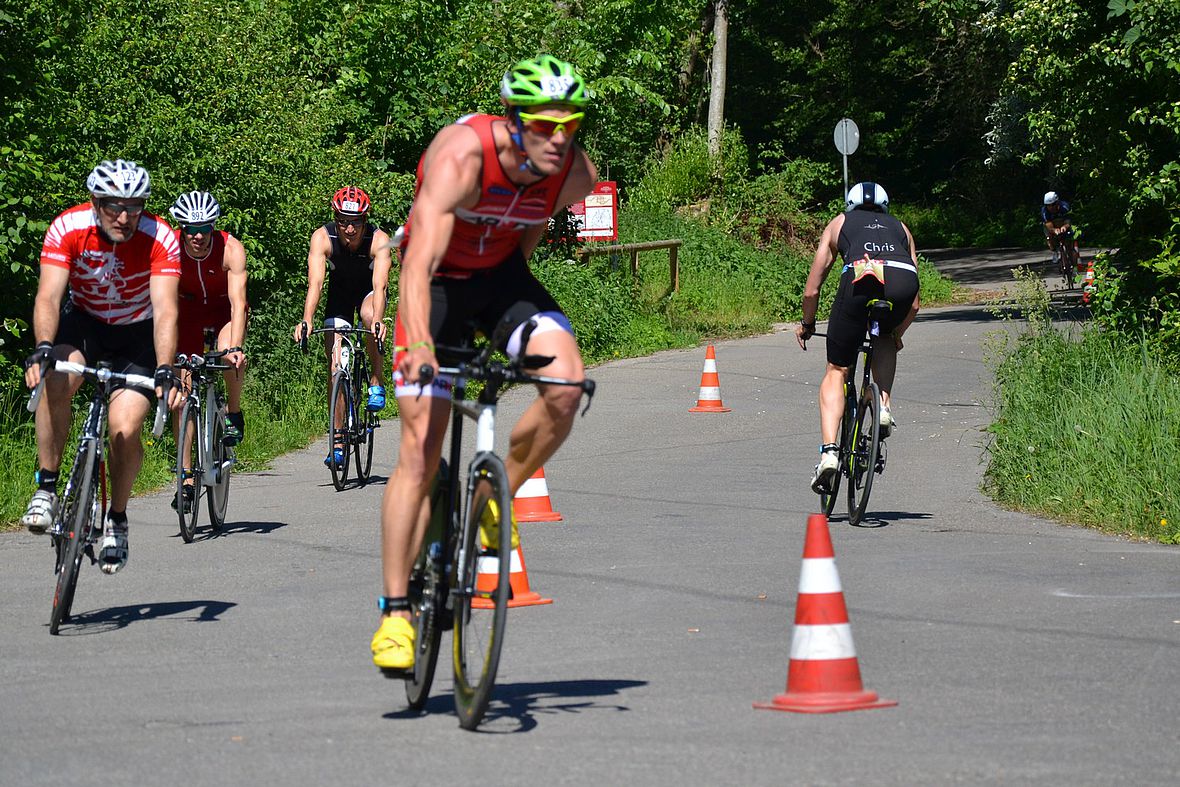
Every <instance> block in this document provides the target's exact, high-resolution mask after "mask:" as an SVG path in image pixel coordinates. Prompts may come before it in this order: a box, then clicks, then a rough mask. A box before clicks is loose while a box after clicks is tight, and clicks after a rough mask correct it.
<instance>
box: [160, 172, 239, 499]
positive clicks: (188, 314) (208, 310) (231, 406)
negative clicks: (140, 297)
mask: <svg viewBox="0 0 1180 787" xmlns="http://www.w3.org/2000/svg"><path fill="white" fill-rule="evenodd" d="M168 212H169V213H171V214H172V218H174V219H176V221H177V223H178V224H180V229H179V230H177V233H176V239H177V240H178V241H179V243H180V322H179V325H180V328H179V338H178V340H177V351H178V352H180V353H182V354H184V355H193V354H197V355H199V354H201V353H203V352H204V351H205V349H206V347H205V336H206V334H211V335H212V336H213V337H214V338H213V342H215V343H216V349H218V350H225V351H226V354H225V362H226V363H227V364H228V365H229V366H232V367H233V368H232V369H227V370H226V371H224V372H222V377H223V378H224V379H225V392H226V400H227V401H226V407H227V411H226V414H225V442H226V443H227V444H228V445H237V444H238V443H240V442H241V441H242V437H243V435H244V434H245V431H246V422H245V420H244V419H243V418H242V376H243V372H244V371H245V369H246V353H245V350H243V349H242V345H243V344H244V343H245V341H246V314H247V311H248V309H249V307H248V305H247V303H246V249H245V247H244V246H242V242H241V241H239V240H238V239H237V238H235V237H234V236H233V235H230V234H229V233H228V232H226V231H225V230H218V229H215V228H214V223H215V222H216V221H217V219H218V218H220V217H221V205H220V204H219V203H218V202H217V199H216V198H215V197H214V196H213V195H212V194H210V193H209V192H207V191H189V192H187V193H184V194H181V195H180V196H179V197H177V198H176V202H174V203H173V204H172V207H171V208H169V209H168ZM210 349H212V348H210ZM181 383H182V384H183V385H184V386H185V388H186V390H187V388H188V385H189V374H188V372H187V371H182V372H181ZM177 426H178V428H179V421H177ZM191 454H192V441H191V438H189V439H188V440H187V441H186V444H185V463H184V466H185V468H186V469H187V468H188V467H190V466H191V461H190V460H191ZM184 489H185V492H184V498H185V499H184V504H185V506H186V509H187V507H189V506H191V504H192V500H193V491H192V484H191V483H190V484H188V485H186V486H185V487H184ZM172 505H173V507H175V506H176V499H175V498H173V500H172Z"/></svg>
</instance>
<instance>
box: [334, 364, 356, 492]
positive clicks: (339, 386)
mask: <svg viewBox="0 0 1180 787" xmlns="http://www.w3.org/2000/svg"><path fill="white" fill-rule="evenodd" d="M351 413H352V386H351V385H349V384H348V375H346V374H345V373H344V372H336V374H335V375H334V376H333V377H332V397H331V399H329V404H328V441H329V442H328V469H329V470H331V471H332V486H334V487H336V491H337V492H339V491H341V490H342V489H344V486H345V484H347V483H348V463H349V459H350V458H351V456H352V452H351V451H350V450H349V448H350V446H349V444H348V442H349V440H348V435H349V434H350V433H351V431H352V417H351ZM337 414H339V421H337ZM337 423H340V428H339V429H337V428H336V424H337ZM337 446H341V447H342V449H343V450H342V451H341V454H342V457H341V460H340V461H339V462H337V461H336V447H337Z"/></svg>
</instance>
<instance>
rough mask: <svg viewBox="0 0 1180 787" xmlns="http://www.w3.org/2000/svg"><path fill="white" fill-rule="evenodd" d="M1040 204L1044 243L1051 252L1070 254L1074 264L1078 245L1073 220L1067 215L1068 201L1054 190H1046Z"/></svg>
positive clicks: (1076, 259) (1076, 258)
mask: <svg viewBox="0 0 1180 787" xmlns="http://www.w3.org/2000/svg"><path fill="white" fill-rule="evenodd" d="M1042 202H1043V204H1042V205H1041V226H1042V229H1044V231H1045V245H1046V246H1048V247H1049V253H1050V254H1052V253H1054V252H1056V251H1058V250H1061V251H1064V252H1065V253H1066V254H1069V255H1070V259H1071V260H1072V261H1073V263H1074V265H1076V264H1077V261H1078V246H1077V242H1076V241H1075V240H1074V238H1073V222H1072V220H1071V219H1070V217H1069V203H1068V202H1066V201H1065V200H1063V199H1061V197H1059V196H1058V195H1057V192H1056V191H1046V192H1045V197H1044V199H1043V200H1042Z"/></svg>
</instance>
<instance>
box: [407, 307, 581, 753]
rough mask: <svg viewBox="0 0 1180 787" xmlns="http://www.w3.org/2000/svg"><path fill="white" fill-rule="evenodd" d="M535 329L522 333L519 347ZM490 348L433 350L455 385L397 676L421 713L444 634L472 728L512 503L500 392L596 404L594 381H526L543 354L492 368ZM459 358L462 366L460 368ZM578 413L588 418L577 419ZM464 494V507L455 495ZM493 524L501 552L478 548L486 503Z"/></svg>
mask: <svg viewBox="0 0 1180 787" xmlns="http://www.w3.org/2000/svg"><path fill="white" fill-rule="evenodd" d="M532 327H533V324H532V323H529V324H528V325H526V328H525V333H524V336H523V338H522V341H521V347H522V348H523V347H525V346H526V345H527V342H528V335H529V334H530V333H531V330H532ZM499 344H500V342H496V341H495V340H493V341H492V342H491V343H489V344H488V346H486V347H484V348H483V349H480V350H473V349H470V348H464V347H457V348H456V347H451V348H448V347H439V348H437V351H438V355H439V357H442V358H446V359H448V360H452V359H454V360H458V363H457V365H455V366H453V367H445V366H440V367H439V370H438V371H439V373H440V374H445V375H450V376H452V377H453V378H454V386H453V387H452V390H451V408H452V410H453V414H452V419H451V443H450V455H449V460H448V459H445V458H444V459H443V460H442V461H441V463H440V468H439V473H438V475H437V477H436V480H435V483H434V485H433V490H432V492H431V498H430V500H431V526H430V528H429V530H428V532H427V535H426V538H425V540H424V544H423V547H422V551H421V554H420V556H419V558H418V560H417V562H416V563H415V565H414V569H413V571H412V573H411V575H410V590H409V598H410V609H411V617H412V622H413V624H414V630H415V634H416V635H417V637H416V640H415V647H416V653H415V659H414V668H413V670H412V671H411V672H409V673H391V674H390V677H404V678H405V681H406V699H407V701H408V702H409V705H410V708H412V709H414V710H421V709H422V707H423V706H424V705H425V704H426V700H427V697H428V695H429V694H430V685H431V682H432V681H433V679H434V672H435V666H436V664H437V661H438V653H439V645H440V643H441V639H442V632H443V631H444V630H450V631H451V656H452V662H453V665H454V699H455V710H456V712H457V713H458V716H459V724H460V726H462V727H463V728H464V729H468V730H472V729H475V728H476V727H477V726H478V725H479V723H480V721H481V720H482V719H483V716H484V713H485V711H486V710H487V706H488V703H489V702H490V700H491V696H492V687H493V685H494V684H495V679H496V670H497V669H498V668H499V663H500V650H501V647H502V646H503V641H504V627H505V624H506V621H507V614H508V602H509V600H510V598H511V592H512V591H511V586H510V584H509V575H510V567H511V563H512V559H511V558H512V552H513V549H512V519H511V511H512V499H511V490H510V488H509V481H508V472H507V470H506V469H505V467H504V462H503V461H502V460H501V459H500V457H499V456H498V455H497V454H496V452H495V428H496V405H497V402H498V401H499V397H500V393H501V390H502V389H503V388H504V386H506V385H509V384H512V383H541V384H547V385H565V386H572V387H577V388H581V390H582V392H583V393H584V394H585V395H586V396H587V403H586V408H587V409H589V407H590V400H592V399H593V397H594V381H593V380H588V379H587V380H566V379H562V378H557V377H545V376H542V375H537V374H534V373H532V371H531V370H534V369H540V368H542V367H544V366H546V365H548V364H549V363H551V362H552V361H553V358H552V357H549V356H541V355H520V356H517V357H514V358H511V359H509V360H508V362H507V363H503V362H500V361H497V360H494V359H492V347H493V346H494V345H499ZM464 359H465V360H464ZM432 376H433V370H432V369H431V368H430V367H429V366H423V367H422V369H421V370H420V371H419V377H420V379H421V380H422V381H423V382H422V384H423V385H427V384H429V382H430V380H431V379H432ZM468 381H479V382H481V383H482V384H483V387H482V389H481V390H480V392H479V396H478V398H477V400H476V401H473V402H472V401H467V400H466V386H467V382H468ZM582 412H583V414H585V412H586V410H583V411H582ZM468 419H469V420H471V421H472V422H473V423H474V425H475V432H476V434H475V448H474V454H473V455H472V457H471V459H470V461H469V462H468V464H467V474H466V484H465V486H464V485H463V484H462V480H463V479H462V478H461V477H458V476H457V474H456V471H455V468H458V467H460V466H461V465H460V462H461V461H462V457H461V448H462V444H463V422H464V421H465V420H468ZM461 492H462V493H463V495H462V498H461V497H460V493H461ZM493 503H494V506H493V508H492V513H491V514H489V516H494V517H496V518H498V520H499V533H500V540H499V544H498V545H495V548H492V549H483V548H481V545H480V540H479V539H480V536H479V531H480V527H479V525H480V521H481V519H482V518H484V516H485V510H486V509H487V508H488V507H489V505H491V504H493Z"/></svg>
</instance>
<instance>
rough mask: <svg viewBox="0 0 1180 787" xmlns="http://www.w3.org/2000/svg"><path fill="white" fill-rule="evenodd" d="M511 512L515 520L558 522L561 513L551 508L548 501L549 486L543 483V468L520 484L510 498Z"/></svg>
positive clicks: (551, 505) (539, 468) (551, 504)
mask: <svg viewBox="0 0 1180 787" xmlns="http://www.w3.org/2000/svg"><path fill="white" fill-rule="evenodd" d="M512 513H513V514H514V516H515V518H516V521H517V522H560V521H561V514H559V513H557V512H556V511H554V510H553V503H551V502H550V501H549V486H548V485H547V484H546V483H545V468H543V467H538V468H537V472H535V473H533V475H532V476H531V477H530V478H529V480H527V481H525V482H524V483H523V484H521V486H520V489H518V490H516V496H515V497H513V498H512Z"/></svg>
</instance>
